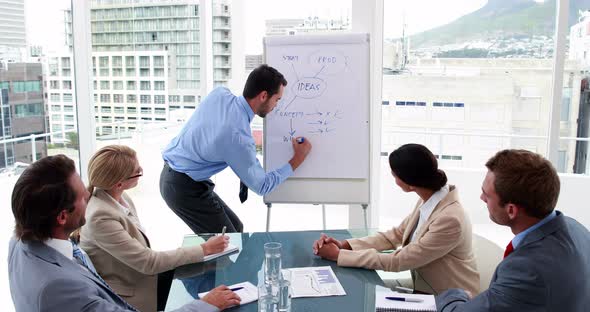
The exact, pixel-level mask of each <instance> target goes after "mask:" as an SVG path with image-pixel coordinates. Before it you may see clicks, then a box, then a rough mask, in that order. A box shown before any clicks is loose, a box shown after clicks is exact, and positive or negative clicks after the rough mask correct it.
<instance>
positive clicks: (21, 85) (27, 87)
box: [12, 80, 41, 93]
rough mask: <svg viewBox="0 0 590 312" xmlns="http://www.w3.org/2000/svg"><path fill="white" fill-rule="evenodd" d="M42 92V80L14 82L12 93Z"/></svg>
mask: <svg viewBox="0 0 590 312" xmlns="http://www.w3.org/2000/svg"><path fill="white" fill-rule="evenodd" d="M40 91H41V81H40V80H31V81H13V82H12V92H14V93H25V92H40Z"/></svg>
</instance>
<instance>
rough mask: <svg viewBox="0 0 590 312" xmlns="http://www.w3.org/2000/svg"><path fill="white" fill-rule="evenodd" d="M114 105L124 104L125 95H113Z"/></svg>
mask: <svg viewBox="0 0 590 312" xmlns="http://www.w3.org/2000/svg"><path fill="white" fill-rule="evenodd" d="M113 103H123V94H113Z"/></svg>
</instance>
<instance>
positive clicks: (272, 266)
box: [264, 242, 282, 284]
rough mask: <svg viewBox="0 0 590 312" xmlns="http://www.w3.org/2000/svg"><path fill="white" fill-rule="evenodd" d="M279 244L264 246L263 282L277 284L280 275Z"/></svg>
mask: <svg viewBox="0 0 590 312" xmlns="http://www.w3.org/2000/svg"><path fill="white" fill-rule="evenodd" d="M281 247H282V246H281V243H274V242H272V243H266V244H264V281H265V282H266V283H275V284H276V283H278V281H279V278H280V274H281Z"/></svg>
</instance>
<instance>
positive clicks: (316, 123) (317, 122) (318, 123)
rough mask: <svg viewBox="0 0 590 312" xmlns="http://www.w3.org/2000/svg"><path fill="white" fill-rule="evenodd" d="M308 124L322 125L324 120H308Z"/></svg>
mask: <svg viewBox="0 0 590 312" xmlns="http://www.w3.org/2000/svg"><path fill="white" fill-rule="evenodd" d="M307 124H308V125H321V124H322V121H321V120H318V121H316V122H308V123H307Z"/></svg>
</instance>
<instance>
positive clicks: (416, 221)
mask: <svg viewBox="0 0 590 312" xmlns="http://www.w3.org/2000/svg"><path fill="white" fill-rule="evenodd" d="M389 164H390V167H391V170H392V174H393V176H394V178H395V181H396V184H397V185H398V186H399V187H400V188H401V189H402V190H403V191H405V192H415V193H416V194H418V196H420V200H418V203H417V204H416V207H415V209H414V210H413V212H412V213H411V214H410V215H409V216H407V217H406V218H405V219H404V220H403V221H402V223H401V224H400V225H399V226H398V227H394V228H393V229H391V230H389V231H386V232H379V233H377V234H376V235H374V236H368V237H364V238H359V239H348V240H343V241H338V240H336V239H334V238H332V237H328V236H326V235H322V236H321V237H320V239H318V240H317V241H316V242H315V243H314V246H313V251H314V253H315V254H317V255H319V256H321V257H323V258H326V259H329V260H333V261H337V262H338V265H340V266H346V267H361V268H366V269H375V270H384V271H391V272H399V271H405V270H411V273H412V280H413V287H414V290H415V291H417V292H424V293H431V294H439V293H441V292H443V291H445V290H447V289H450V288H463V289H466V290H468V291H470V292H471V293H472V294H473V295H476V294H478V293H479V273H478V272H477V268H476V264H475V257H474V255H473V250H472V243H471V240H472V237H471V235H472V233H471V223H470V221H469V219H468V217H467V216H466V215H465V212H464V210H463V207H462V206H461V203H460V202H459V194H458V190H457V188H456V187H455V186H453V185H447V177H446V175H445V173H444V172H443V171H442V170H439V169H438V164H437V161H436V158H435V157H434V155H433V154H432V153H431V152H430V151H429V150H428V149H427V148H426V147H424V146H422V145H419V144H406V145H403V146H401V147H400V148H398V149H396V150H395V151H393V152H392V153H391V154H390V156H389ZM392 249H395V251H394V252H392V253H381V252H380V251H383V250H392Z"/></svg>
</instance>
